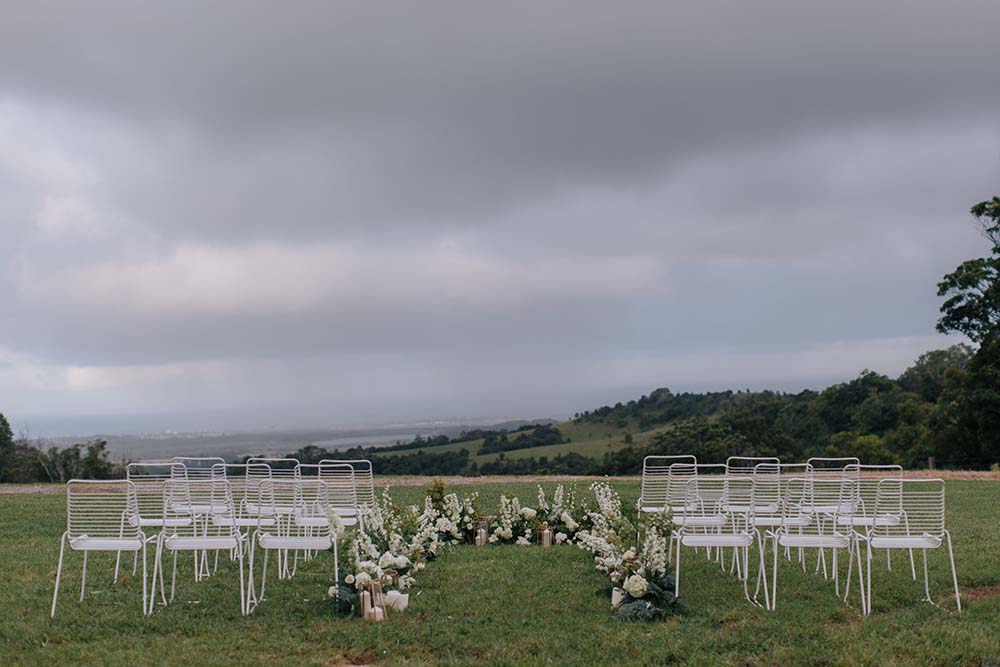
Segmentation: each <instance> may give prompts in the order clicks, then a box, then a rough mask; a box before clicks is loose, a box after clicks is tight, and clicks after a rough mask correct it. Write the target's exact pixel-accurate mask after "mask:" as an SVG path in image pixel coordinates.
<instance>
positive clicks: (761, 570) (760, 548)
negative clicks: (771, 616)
mask: <svg viewBox="0 0 1000 667" xmlns="http://www.w3.org/2000/svg"><path fill="white" fill-rule="evenodd" d="M764 551H765V550H764V538H763V537H762V536H761V535H760V534H759V533H758V534H757V552H758V556H759V560H758V561H757V563H758V569H757V572H758V575H757V579H758V581H762V582H763V584H764V609H770V608H771V592H770V591H769V590H767V567H766V566H765V565H764ZM774 555H775V559H777V555H778V552H777V550H775V553H774ZM754 597H755V598H756V597H757V594H756V593H754Z"/></svg>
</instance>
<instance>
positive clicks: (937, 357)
mask: <svg viewBox="0 0 1000 667" xmlns="http://www.w3.org/2000/svg"><path fill="white" fill-rule="evenodd" d="M972 355H973V350H972V348H971V347H969V346H968V345H966V344H965V343H959V344H958V345H952V346H951V347H948V348H945V349H943V350H931V351H930V352H924V353H923V354H921V355H920V356H919V357H918V358H917V360H916V361H915V362H913V365H912V366H910V367H909V368H907V369H906V370H905V371H904V372H903V374H902V375H900V376H899V384H900V386H901V387H902V388H903V390H904V391H909V392H913V393H914V394H917V395H919V396H920V398H921V399H922V400H924V401H927V402H928V403H937V400H938V398H940V396H941V390H942V389H943V388H944V376H945V373H946V372H947V371H948V369H949V368H951V367H952V366H957V367H958V368H965V367H966V366H967V365H968V363H969V360H970V359H972Z"/></svg>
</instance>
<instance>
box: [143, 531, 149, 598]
mask: <svg viewBox="0 0 1000 667" xmlns="http://www.w3.org/2000/svg"><path fill="white" fill-rule="evenodd" d="M147 591H148V589H147V588H146V537H145V536H143V538H142V615H143V616H145V615H146V594H147Z"/></svg>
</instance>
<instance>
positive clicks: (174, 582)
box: [170, 551, 177, 602]
mask: <svg viewBox="0 0 1000 667" xmlns="http://www.w3.org/2000/svg"><path fill="white" fill-rule="evenodd" d="M176 593H177V551H174V574H173V575H172V576H171V577H170V601H171V602H173V601H174V595H176Z"/></svg>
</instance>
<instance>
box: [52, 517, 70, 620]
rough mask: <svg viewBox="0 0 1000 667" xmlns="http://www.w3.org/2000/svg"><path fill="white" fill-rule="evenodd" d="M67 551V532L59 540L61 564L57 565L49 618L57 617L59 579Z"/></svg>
mask: <svg viewBox="0 0 1000 667" xmlns="http://www.w3.org/2000/svg"><path fill="white" fill-rule="evenodd" d="M65 552H66V533H63V536H62V538H61V539H60V540H59V564H58V565H57V566H56V587H55V590H53V591H52V611H51V612H49V618H55V617H56V600H57V599H58V598H59V579H60V578H61V577H62V566H63V554H64V553H65Z"/></svg>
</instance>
